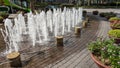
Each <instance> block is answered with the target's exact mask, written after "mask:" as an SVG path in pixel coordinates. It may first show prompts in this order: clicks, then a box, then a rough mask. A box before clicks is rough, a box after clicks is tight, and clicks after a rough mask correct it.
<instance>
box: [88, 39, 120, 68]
mask: <svg viewBox="0 0 120 68" xmlns="http://www.w3.org/2000/svg"><path fill="white" fill-rule="evenodd" d="M88 48H89V50H90V52H91V58H92V59H93V61H94V62H95V63H96V64H97V65H98V67H99V68H120V57H119V56H120V47H119V46H116V45H115V44H114V40H112V39H110V40H101V39H99V40H97V41H94V42H91V43H90V44H89V47H88Z"/></svg>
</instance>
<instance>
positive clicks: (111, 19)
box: [109, 17, 120, 23]
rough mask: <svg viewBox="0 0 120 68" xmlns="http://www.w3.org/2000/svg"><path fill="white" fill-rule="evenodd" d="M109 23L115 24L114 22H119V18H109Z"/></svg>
mask: <svg viewBox="0 0 120 68" xmlns="http://www.w3.org/2000/svg"><path fill="white" fill-rule="evenodd" d="M109 21H110V23H114V22H116V21H120V18H119V17H111V18H110V19H109Z"/></svg>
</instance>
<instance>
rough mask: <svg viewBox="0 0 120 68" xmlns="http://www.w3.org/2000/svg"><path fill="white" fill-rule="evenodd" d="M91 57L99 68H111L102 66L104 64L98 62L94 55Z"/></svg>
mask: <svg viewBox="0 0 120 68" xmlns="http://www.w3.org/2000/svg"><path fill="white" fill-rule="evenodd" d="M90 56H91V58H92V59H93V61H94V62H95V63H96V64H97V65H98V67H99V68H111V67H109V66H106V65H104V64H102V62H101V61H99V60H97V59H96V58H95V56H94V55H93V54H90Z"/></svg>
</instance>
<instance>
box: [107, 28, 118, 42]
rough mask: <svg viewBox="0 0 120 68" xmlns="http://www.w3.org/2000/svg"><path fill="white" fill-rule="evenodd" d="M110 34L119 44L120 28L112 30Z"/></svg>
mask: <svg viewBox="0 0 120 68" xmlns="http://www.w3.org/2000/svg"><path fill="white" fill-rule="evenodd" d="M108 34H109V37H110V38H113V39H114V40H115V43H117V44H119V43H120V30H119V29H115V30H110V31H109V32H108Z"/></svg>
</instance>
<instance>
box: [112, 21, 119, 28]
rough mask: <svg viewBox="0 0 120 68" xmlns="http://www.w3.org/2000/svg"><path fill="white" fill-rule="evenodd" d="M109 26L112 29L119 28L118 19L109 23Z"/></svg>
mask: <svg viewBox="0 0 120 68" xmlns="http://www.w3.org/2000/svg"><path fill="white" fill-rule="evenodd" d="M110 26H111V27H112V28H113V29H120V21H114V22H113V23H110Z"/></svg>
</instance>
